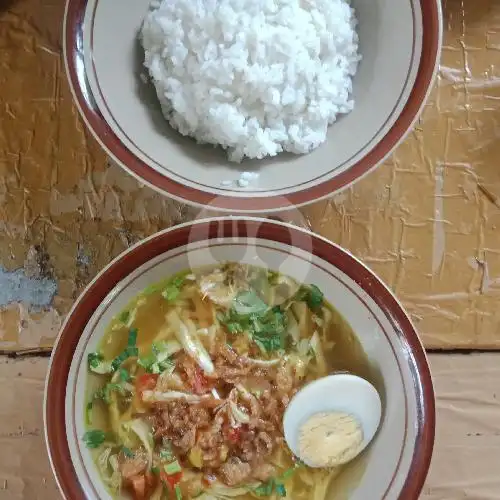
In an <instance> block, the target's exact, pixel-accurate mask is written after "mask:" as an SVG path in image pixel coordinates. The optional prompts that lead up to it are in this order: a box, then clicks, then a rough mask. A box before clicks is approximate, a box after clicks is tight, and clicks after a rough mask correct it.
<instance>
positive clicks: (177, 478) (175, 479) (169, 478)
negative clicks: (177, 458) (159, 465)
mask: <svg viewBox="0 0 500 500" xmlns="http://www.w3.org/2000/svg"><path fill="white" fill-rule="evenodd" d="M160 478H161V480H162V481H163V483H164V484H165V486H167V487H168V488H169V489H170V491H173V490H174V489H175V486H176V485H177V484H179V483H180V482H181V479H182V471H181V472H177V473H176V474H172V475H169V474H167V473H166V472H165V471H161V472H160Z"/></svg>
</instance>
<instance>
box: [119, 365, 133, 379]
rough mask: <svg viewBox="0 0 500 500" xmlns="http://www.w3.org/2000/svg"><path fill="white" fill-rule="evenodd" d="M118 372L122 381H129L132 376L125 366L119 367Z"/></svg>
mask: <svg viewBox="0 0 500 500" xmlns="http://www.w3.org/2000/svg"><path fill="white" fill-rule="evenodd" d="M119 373H120V380H121V381H122V382H130V381H131V380H132V376H131V375H130V373H129V372H128V370H126V369H125V368H120V370H119Z"/></svg>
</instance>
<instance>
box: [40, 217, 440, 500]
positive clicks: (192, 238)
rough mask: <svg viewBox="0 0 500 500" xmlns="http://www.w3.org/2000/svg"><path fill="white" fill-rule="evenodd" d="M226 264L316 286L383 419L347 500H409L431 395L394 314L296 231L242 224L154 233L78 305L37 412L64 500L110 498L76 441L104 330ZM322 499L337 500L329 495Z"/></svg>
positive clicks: (382, 297) (351, 266) (337, 259)
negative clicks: (180, 283) (203, 271)
mask: <svg viewBox="0 0 500 500" xmlns="http://www.w3.org/2000/svg"><path fill="white" fill-rule="evenodd" d="M227 260H230V261H239V262H246V263H251V264H254V265H260V266H266V267H268V268H270V269H275V270H279V271H281V272H283V273H285V274H287V275H290V276H292V277H294V278H296V279H297V280H300V281H304V282H308V283H316V284H317V285H318V286H319V287H320V288H321V289H322V290H323V291H324V293H325V296H326V298H327V299H328V300H329V301H330V302H331V303H332V304H333V305H334V306H335V307H336V308H337V309H338V310H339V311H340V312H341V313H342V314H343V316H344V317H345V318H346V319H347V321H348V322H349V323H350V324H351V326H352V327H353V329H354V331H355V332H356V334H357V335H358V337H359V339H360V341H361V344H362V346H363V348H364V349H365V351H366V353H367V355H368V357H369V359H370V363H371V364H372V366H373V368H374V370H376V372H377V373H378V374H379V377H378V378H379V381H380V383H379V384H378V387H377V389H378V390H379V392H380V393H381V396H382V403H383V418H382V422H381V426H380V428H379V431H378V433H377V435H376V436H375V438H374V440H373V442H372V444H371V445H370V446H369V447H368V449H367V450H366V452H365V453H364V468H363V469H362V470H361V472H359V475H360V477H359V481H358V483H357V486H356V487H355V488H354V489H353V490H352V491H350V496H349V498H350V499H351V500H366V499H370V500H380V499H387V500H389V499H391V500H396V499H403V500H417V498H418V496H419V493H420V491H421V489H422V485H423V483H424V480H425V477H426V474H427V471H428V468H429V464H430V460H431V455H432V448H433V442H434V431H435V408H434V394H433V388H432V381H431V376H430V372H429V367H428V364H427V360H426V356H425V352H424V349H423V348H422V345H421V344H420V341H419V339H418V336H417V333H416V331H415V329H414V327H413V326H412V324H411V322H410V320H409V319H408V317H407V315H406V314H405V312H404V311H403V309H402V307H401V305H400V304H399V302H398V301H397V300H396V299H395V297H394V296H393V295H392V294H391V292H390V291H389V290H388V289H387V288H386V287H385V286H384V285H383V283H382V282H381V281H380V280H379V279H378V278H377V277H376V276H375V275H374V274H373V273H372V272H371V271H370V270H369V269H368V268H366V267H365V266H364V265H363V264H362V263H361V262H359V261H358V260H356V259H355V258H354V257H353V256H352V255H350V254H349V253H347V252H346V251H345V250H342V249H341V248H340V247H338V246H336V245H334V244H332V243H330V242H328V241H327V240H325V239H322V238H321V237H319V236H315V235H313V234H311V233H309V232H307V231H304V230H301V229H298V228H296V227H294V226H289V225H286V224H282V223H278V222H272V221H269V220H265V219H245V218H221V219H212V220H204V221H198V222H196V223H191V224H185V225H182V226H178V227H175V228H173V229H168V230H166V231H163V232H161V233H158V234H155V235H153V236H151V237H150V238H148V239H146V240H144V241H142V242H141V243H139V244H137V245H135V246H133V247H132V248H130V249H129V250H127V251H126V252H124V253H123V254H121V255H120V256H119V257H117V258H116V259H115V260H114V261H113V262H112V263H111V264H109V265H108V266H107V267H106V268H105V269H104V270H103V271H102V272H101V273H100V274H99V275H98V276H97V277H96V278H95V279H94V281H92V283H91V284H90V285H89V286H88V287H87V289H86V290H85V291H84V292H83V294H82V295H81V296H80V298H79V299H78V300H77V302H76V304H75V305H74V307H73V309H72V310H71V312H70V314H69V315H68V318H67V320H66V322H65V324H64V326H63V327H62V330H61V332H60V334H59V337H58V339H57V343H56V345H55V347H54V352H53V355H52V360H51V364H50V368H49V371H48V375H47V384H46V395H45V407H44V417H45V432H46V438H47V447H48V451H49V456H50V460H51V463H52V468H53V471H54V474H55V477H56V479H57V482H58V484H59V487H60V490H61V492H62V494H63V496H64V497H65V498H66V499H68V500H82V499H85V498H86V499H90V500H97V499H99V498H101V499H109V498H110V497H109V494H108V493H107V492H106V490H105V488H104V487H103V484H102V483H101V481H100V479H99V475H98V472H97V470H96V468H95V466H94V464H93V462H92V459H91V456H90V454H89V451H88V450H87V449H86V448H85V447H84V445H83V444H82V441H81V437H82V435H83V433H84V384H85V380H86V376H87V363H86V358H87V354H88V353H89V352H90V351H93V350H95V348H96V346H97V345H98V342H99V340H100V338H101V337H102V334H103V331H104V328H105V326H106V325H107V323H108V322H109V321H110V319H111V318H112V316H114V315H115V314H116V313H117V312H118V311H119V310H121V309H122V308H123V307H124V306H125V305H126V304H127V303H128V302H129V300H130V299H131V298H132V297H134V296H135V295H136V294H137V293H138V292H139V291H140V290H142V289H143V288H144V287H146V286H147V285H148V284H150V283H152V282H156V281H158V280H159V279H161V278H162V277H164V276H165V277H167V276H169V275H171V274H173V273H176V272H178V271H180V270H182V269H185V268H187V267H197V266H200V265H208V264H212V263H217V262H221V261H227ZM329 498H332V499H333V498H335V499H337V498H343V497H342V496H340V497H337V496H335V493H333V492H332V493H331V494H330V496H329Z"/></svg>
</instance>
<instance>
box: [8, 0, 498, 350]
mask: <svg viewBox="0 0 500 500" xmlns="http://www.w3.org/2000/svg"><path fill="white" fill-rule="evenodd" d="M63 4H64V2H63V0H43V1H40V0H11V1H6V0H3V1H2V2H1V3H0V264H1V265H3V266H4V267H5V268H6V269H8V270H13V269H22V268H24V269H25V270H26V272H27V274H29V275H30V276H31V277H34V278H37V277H46V278H48V279H52V280H54V281H56V282H57V284H58V292H57V295H56V297H55V298H54V300H53V302H52V304H51V306H50V307H48V308H46V309H45V310H43V311H38V312H34V311H32V310H30V308H29V307H28V305H27V304H24V305H23V304H22V303H19V302H18V301H15V302H14V303H12V304H9V305H8V306H5V307H3V308H2V310H1V311H0V347H1V348H4V349H18V348H20V347H21V348H26V347H33V346H38V345H42V346H47V347H48V346H50V345H51V343H52V342H53V339H54V336H55V335H56V333H57V329H58V327H59V325H60V322H61V319H62V318H63V316H64V314H65V313H66V312H67V311H68V308H69V307H70V306H71V304H72V302H73V300H74V299H75V297H76V296H77V294H78V292H79V291H80V290H81V288H82V287H83V286H84V285H85V284H86V283H87V282H88V281H89V280H90V279H91V278H92V277H93V276H94V275H95V274H96V272H97V271H98V270H99V269H101V268H102V267H103V266H104V265H105V264H106V263H107V262H109V260H110V259H111V258H112V257H113V256H115V255H116V254H117V253H119V252H120V251H121V250H123V249H124V248H125V247H127V246H128V245H129V244H130V243H131V242H134V241H136V240H138V239H140V238H142V237H144V236H146V235H148V234H151V233H152V232H154V231H156V230H158V229H161V228H163V227H166V226H168V225H171V224H173V223H176V222H178V221H181V220H186V219H188V218H192V217H193V216H194V215H195V211H193V210H192V209H188V208H186V207H182V206H180V205H179V204H177V203H174V202H170V201H167V200H165V199H162V198H161V197H160V196H159V195H157V194H155V193H154V192H153V191H151V190H150V189H148V188H145V187H142V186H140V185H139V184H138V183H137V182H136V181H135V180H134V179H132V178H131V177H130V176H128V175H126V174H125V173H123V172H122V171H121V170H120V169H118V168H116V167H114V166H111V167H110V166H108V164H107V160H106V158H105V156H104V154H103V153H102V152H101V150H100V148H99V146H98V145H97V144H96V142H95V141H94V140H93V139H92V138H91V137H89V135H88V133H86V131H85V129H84V127H83V125H82V121H81V120H80V119H79V117H78V114H77V112H76V110H75V108H74V106H73V105H72V99H71V95H70V92H69V89H68V85H67V83H66V78H65V75H64V68H63V65H62V61H61V43H60V39H61V22H62V14H63V8H64V5H63ZM443 6H444V16H445V21H444V22H445V40H444V50H443V60H442V66H441V70H440V73H439V77H438V81H437V86H436V89H435V90H434V92H433V94H432V97H431V99H430V101H429V103H428V105H427V106H426V109H425V112H424V115H423V117H422V120H421V122H420V123H419V125H418V126H417V129H416V130H415V132H414V133H412V134H411V136H410V137H409V138H408V139H407V140H406V141H405V143H404V144H403V145H402V146H401V147H400V148H399V149H398V150H397V151H396V153H395V154H394V156H393V157H392V159H391V160H389V161H388V162H387V163H386V164H385V165H383V166H382V167H380V168H379V170H378V171H377V172H375V173H374V174H372V175H370V176H368V178H366V179H364V180H363V181H361V182H360V183H358V184H357V185H356V186H355V187H354V188H352V189H350V190H348V191H346V192H345V193H342V194H340V195H338V196H337V197H336V198H334V199H333V200H331V201H328V202H320V203H318V204H315V205H312V206H310V207H308V208H306V209H304V211H303V212H304V214H305V215H306V217H307V218H308V220H309V222H310V227H311V228H312V229H314V230H315V231H317V232H319V233H321V234H323V235H325V236H327V237H328V238H330V239H332V240H333V241H336V242H338V243H340V244H341V245H343V246H345V247H347V248H348V249H350V250H351V251H352V252H353V253H354V254H355V255H357V256H359V257H361V258H362V259H363V260H364V262H366V263H367V264H368V265H369V266H370V267H371V268H372V269H374V270H375V271H376V272H377V273H379V274H380V276H381V277H382V278H383V279H384V280H386V282H387V283H388V284H389V285H390V286H391V288H392V289H393V290H394V291H395V292H396V293H397V294H398V296H399V297H400V298H401V300H402V301H403V303H404V305H405V306H406V307H407V308H408V310H409V312H410V313H411V315H412V318H413V320H414V321H415V322H416V325H417V327H418V328H419V330H420V332H421V335H422V337H423V339H424V341H425V343H426V345H427V346H428V347H444V348H454V347H477V348H493V347H498V346H500V310H498V308H497V307H496V303H497V300H498V298H499V292H500V232H499V230H498V229H497V225H498V224H500V209H499V207H500V202H498V201H497V200H496V196H497V195H498V196H500V165H499V163H498V162H499V153H500V50H499V49H500V29H499V27H500V4H499V3H498V2H495V1H494V0H491V1H487V0H448V1H445V2H444V3H443ZM496 68H498V69H496ZM1 285H2V283H1V282H0V287H1Z"/></svg>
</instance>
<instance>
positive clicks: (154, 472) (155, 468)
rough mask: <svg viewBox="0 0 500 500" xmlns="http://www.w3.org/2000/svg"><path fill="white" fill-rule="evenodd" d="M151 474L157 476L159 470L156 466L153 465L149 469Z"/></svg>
mask: <svg viewBox="0 0 500 500" xmlns="http://www.w3.org/2000/svg"><path fill="white" fill-rule="evenodd" d="M151 472H152V473H153V474H154V475H155V476H157V475H158V474H159V473H160V468H159V467H156V465H155V466H153V467H151Z"/></svg>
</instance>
